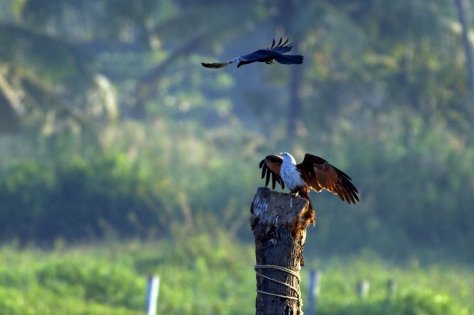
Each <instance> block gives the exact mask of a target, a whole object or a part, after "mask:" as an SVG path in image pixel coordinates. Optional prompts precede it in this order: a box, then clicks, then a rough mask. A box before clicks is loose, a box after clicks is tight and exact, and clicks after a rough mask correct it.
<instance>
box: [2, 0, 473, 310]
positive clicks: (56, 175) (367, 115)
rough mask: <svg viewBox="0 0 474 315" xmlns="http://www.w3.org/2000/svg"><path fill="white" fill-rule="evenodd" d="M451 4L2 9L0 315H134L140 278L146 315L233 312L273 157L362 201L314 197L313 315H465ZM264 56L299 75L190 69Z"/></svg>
mask: <svg viewBox="0 0 474 315" xmlns="http://www.w3.org/2000/svg"><path fill="white" fill-rule="evenodd" d="M470 4H471V3H470V1H468V0H453V1H445V0H433V1H429V2H427V1H422V0H397V1H390V0H367V1H353V0H344V1H342V0H341V1H340V0H334V1H324V0H318V1H309V0H308V1H305V0H301V1H285V0H281V1H268V0H260V1H250V0H241V1H232V2H230V1H218V0H200V1H192V0H175V1H171V0H160V1H153V0H136V1H128V0H114V1H111V0H97V1H86V0H74V1H68V0H59V1H57V0H2V1H1V2H0V241H1V242H2V244H3V245H2V248H1V249H0V275H1V276H0V313H1V314H58V313H57V312H58V310H59V311H60V312H62V313H64V314H76V313H77V314H104V313H108V314H135V313H140V312H141V310H142V308H143V300H144V296H143V294H144V293H143V292H144V286H145V284H144V279H145V277H146V275H147V274H148V273H151V272H156V273H159V274H163V279H162V288H161V293H160V294H161V295H160V301H159V311H161V312H162V313H175V314H211V313H215V314H240V313H241V312H242V311H243V310H245V311H244V312H245V313H252V312H253V303H254V295H255V292H254V289H255V288H254V285H255V282H254V281H255V280H254V279H255V278H254V277H255V275H254V273H253V269H252V266H253V263H254V261H253V254H252V235H251V232H250V229H249V224H248V216H249V205H250V202H251V200H252V198H253V194H254V192H255V191H256V188H257V187H258V186H261V185H263V182H262V180H260V178H259V177H260V172H259V169H258V162H259V161H260V160H261V159H262V158H263V157H264V156H265V155H267V154H271V153H278V152H281V151H289V152H293V153H294V155H295V157H296V159H297V160H299V159H302V157H303V155H304V153H305V152H311V153H314V154H316V155H319V156H322V157H324V158H326V159H328V160H329V161H330V162H331V163H333V164H335V165H337V166H338V167H339V168H341V169H343V170H344V171H346V172H347V173H348V174H350V175H351V177H352V178H353V179H354V183H355V185H356V186H357V187H358V188H359V190H360V193H361V194H360V197H361V202H360V203H359V204H358V205H357V206H348V205H346V204H343V203H342V202H340V201H338V199H337V198H334V196H332V195H330V194H319V195H317V196H312V199H313V201H314V203H315V206H316V209H317V225H316V227H315V228H312V229H310V231H309V234H308V238H307V246H306V262H307V268H308V269H309V268H320V269H322V270H323V271H324V278H323V283H322V293H321V304H320V312H321V313H322V314H472V313H473V312H474V304H473V302H472V296H473V295H474V271H473V270H472V264H473V263H474V250H473V248H474V211H473V209H474V208H473V204H474V176H473V165H474V137H473V136H474V132H473V124H474V101H473V100H474V97H473V95H474V90H473V88H474V84H473V83H472V82H474V81H473V78H474V76H473V71H472V67H473V66H472V64H473V63H472V60H471V59H470V56H471V55H472V49H471V38H472V33H471V29H472V25H470V24H469V23H470V16H471V15H472V13H473V12H472V10H471V6H470ZM281 36H282V37H289V38H290V40H291V41H294V42H295V44H296V45H295V47H296V49H295V50H296V52H297V53H301V54H303V55H304V56H305V62H304V64H303V65H301V66H293V67H289V66H285V65H278V64H275V65H265V64H252V65H248V66H245V67H242V68H239V69H238V70H237V69H236V68H235V67H234V66H233V65H231V66H228V67H227V68H224V69H220V70H210V69H205V68H203V67H202V66H201V65H200V62H201V61H218V60H227V59H230V58H233V57H235V56H238V55H241V54H243V53H247V52H251V51H253V50H255V49H257V48H261V47H267V46H269V45H270V43H271V40H272V38H279V37H281ZM360 278H369V279H371V281H372V283H373V288H378V289H373V290H372V291H373V293H371V295H370V298H369V299H368V300H357V299H356V298H355V295H354V292H353V287H354V286H355V283H356V281H358V280H360ZM392 278H393V279H395V280H396V281H397V283H399V292H398V295H397V296H396V298H395V300H387V299H386V297H385V296H383V294H381V293H377V291H383V290H384V283H385V281H387V280H388V279H392ZM374 291H375V292H374Z"/></svg>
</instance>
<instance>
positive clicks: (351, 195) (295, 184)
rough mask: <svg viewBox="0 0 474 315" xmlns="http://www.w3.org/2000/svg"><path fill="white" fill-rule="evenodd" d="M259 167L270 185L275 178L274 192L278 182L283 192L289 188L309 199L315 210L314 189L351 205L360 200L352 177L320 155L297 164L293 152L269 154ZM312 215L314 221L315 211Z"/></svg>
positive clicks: (305, 158)
mask: <svg viewBox="0 0 474 315" xmlns="http://www.w3.org/2000/svg"><path fill="white" fill-rule="evenodd" d="M259 167H260V168H261V169H262V178H264V177H265V185H266V186H268V184H269V182H270V178H271V179H272V188H273V189H275V184H276V183H279V184H280V185H281V187H282V188H283V189H284V188H285V186H286V187H288V189H289V190H290V191H291V192H292V193H295V194H297V195H299V196H301V197H303V198H305V199H308V201H309V207H310V209H311V210H313V206H312V204H311V200H310V199H309V196H308V194H309V192H310V191H311V190H314V191H316V192H320V191H321V190H323V189H324V190H327V191H329V192H331V193H333V194H335V195H337V196H338V197H339V198H340V199H341V200H342V201H345V202H347V203H349V204H355V203H357V202H358V201H359V196H358V191H357V188H356V187H355V186H354V185H353V184H352V182H351V181H352V179H351V178H350V177H349V175H347V174H346V173H344V172H343V171H341V170H339V169H337V168H336V167H334V166H333V165H331V164H329V163H328V162H327V161H326V160H324V159H323V158H320V157H319V156H316V155H312V154H309V153H306V154H305V156H304V159H303V162H301V163H300V164H296V161H295V158H294V157H293V156H292V155H291V154H290V153H288V152H283V153H280V154H279V155H268V156H267V157H265V159H263V160H262V161H261V162H260V164H259ZM311 212H312V213H313V220H314V211H311ZM313 222H314V221H313Z"/></svg>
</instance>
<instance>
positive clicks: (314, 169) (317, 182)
mask: <svg viewBox="0 0 474 315" xmlns="http://www.w3.org/2000/svg"><path fill="white" fill-rule="evenodd" d="M296 167H297V168H298V170H299V171H300V172H301V175H302V177H303V179H304V181H305V182H306V183H307V184H308V185H310V186H311V188H312V189H314V190H316V191H318V192H319V191H321V190H322V189H325V190H327V191H330V192H332V193H333V194H335V195H337V196H339V198H341V200H343V201H345V202H347V203H354V204H355V203H357V202H358V201H359V196H358V195H357V194H358V191H357V188H356V187H355V186H354V185H353V184H352V182H351V181H352V179H351V178H350V177H349V175H347V174H346V173H344V172H343V171H341V170H339V169H337V168H336V167H334V166H332V165H331V164H329V163H328V162H327V161H326V160H324V159H323V158H320V157H318V156H316V155H312V154H309V153H306V154H305V156H304V160H303V162H301V163H300V164H298V165H297V166H296Z"/></svg>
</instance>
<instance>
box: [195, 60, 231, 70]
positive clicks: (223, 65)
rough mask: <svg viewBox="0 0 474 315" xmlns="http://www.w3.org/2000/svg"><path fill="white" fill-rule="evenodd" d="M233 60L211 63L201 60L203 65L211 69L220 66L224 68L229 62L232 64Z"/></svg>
mask: <svg viewBox="0 0 474 315" xmlns="http://www.w3.org/2000/svg"><path fill="white" fill-rule="evenodd" d="M231 63H232V62H230V61H226V62H211V63H206V62H201V64H202V66H203V67H206V68H211V69H218V68H224V67H225V66H227V65H228V64H231Z"/></svg>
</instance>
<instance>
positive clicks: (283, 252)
mask: <svg viewBox="0 0 474 315" xmlns="http://www.w3.org/2000/svg"><path fill="white" fill-rule="evenodd" d="M308 211H312V210H310V209H309V202H308V200H306V199H304V198H300V197H295V196H294V195H291V194H285V193H278V192H275V191H271V190H270V189H268V188H264V187H260V188H258V190H257V193H256V194H255V197H254V200H253V202H252V205H251V208H250V212H251V213H252V215H251V217H250V224H251V227H252V231H253V234H254V236H255V257H256V262H257V264H256V265H255V271H256V273H257V275H256V278H257V298H256V312H255V314H257V315H263V314H291V315H297V314H298V315H300V314H303V311H302V306H303V300H302V298H301V290H300V276H299V272H300V269H301V267H302V266H303V265H304V260H303V249H304V243H305V239H306V228H307V227H308V225H310V224H311V222H312V221H311V218H312V217H313V216H312V215H308Z"/></svg>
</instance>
